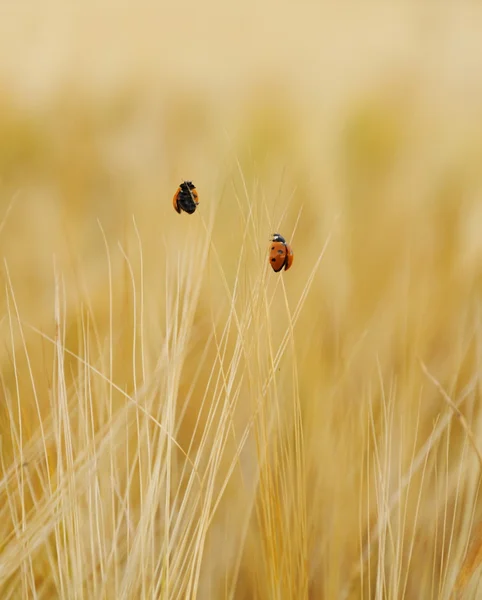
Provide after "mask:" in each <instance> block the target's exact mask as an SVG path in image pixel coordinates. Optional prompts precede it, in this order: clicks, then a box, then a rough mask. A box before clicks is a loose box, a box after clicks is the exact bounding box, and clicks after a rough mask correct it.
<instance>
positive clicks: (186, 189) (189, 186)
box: [172, 181, 199, 215]
mask: <svg viewBox="0 0 482 600" xmlns="http://www.w3.org/2000/svg"><path fill="white" fill-rule="evenodd" d="M172 204H173V206H174V210H175V211H176V212H178V213H179V214H181V211H184V212H187V214H188V215H192V213H193V212H194V211H195V210H196V208H197V207H198V204H199V198H198V194H197V190H196V186H195V185H194V184H193V182H192V181H183V182H182V183H181V185H180V186H179V187H178V188H177V190H176V193H175V194H174V197H173V199H172Z"/></svg>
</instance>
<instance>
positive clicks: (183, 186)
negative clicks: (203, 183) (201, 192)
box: [181, 181, 196, 190]
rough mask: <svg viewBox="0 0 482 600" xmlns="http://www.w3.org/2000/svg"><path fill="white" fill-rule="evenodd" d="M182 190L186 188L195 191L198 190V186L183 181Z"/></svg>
mask: <svg viewBox="0 0 482 600" xmlns="http://www.w3.org/2000/svg"><path fill="white" fill-rule="evenodd" d="M181 188H184V189H187V190H194V189H196V186H195V185H194V184H193V182H192V181H183V182H182V183H181Z"/></svg>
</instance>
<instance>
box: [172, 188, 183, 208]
mask: <svg viewBox="0 0 482 600" xmlns="http://www.w3.org/2000/svg"><path fill="white" fill-rule="evenodd" d="M180 191H181V188H177V190H176V193H175V194H174V196H173V198H172V205H173V206H174V210H175V211H176V212H177V213H179V214H181V209H180V208H179V193H180Z"/></svg>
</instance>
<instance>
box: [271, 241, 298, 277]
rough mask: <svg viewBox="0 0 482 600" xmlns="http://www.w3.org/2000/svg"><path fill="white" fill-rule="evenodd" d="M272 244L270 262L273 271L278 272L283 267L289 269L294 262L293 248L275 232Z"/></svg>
mask: <svg viewBox="0 0 482 600" xmlns="http://www.w3.org/2000/svg"><path fill="white" fill-rule="evenodd" d="M271 241H272V244H271V248H270V253H269V264H270V265H271V267H272V269H273V271H274V272H275V273H278V271H281V270H282V269H283V267H284V268H285V271H287V270H288V269H289V268H290V267H291V265H292V264H293V250H292V249H291V246H290V245H289V244H287V243H286V240H285V239H284V237H283V236H282V235H280V234H279V233H274V234H273V237H272V238H271Z"/></svg>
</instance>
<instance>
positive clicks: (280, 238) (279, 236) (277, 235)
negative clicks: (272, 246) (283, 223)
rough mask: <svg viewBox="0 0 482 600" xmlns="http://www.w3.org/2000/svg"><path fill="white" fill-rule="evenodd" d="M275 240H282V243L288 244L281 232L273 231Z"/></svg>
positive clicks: (273, 239)
mask: <svg viewBox="0 0 482 600" xmlns="http://www.w3.org/2000/svg"><path fill="white" fill-rule="evenodd" d="M271 241H273V242H281V243H282V244H286V240H285V239H284V237H283V236H282V235H280V234H279V233H273V237H272V238H271Z"/></svg>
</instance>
